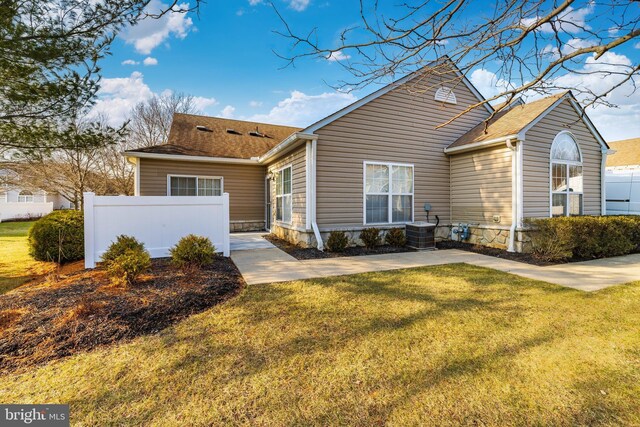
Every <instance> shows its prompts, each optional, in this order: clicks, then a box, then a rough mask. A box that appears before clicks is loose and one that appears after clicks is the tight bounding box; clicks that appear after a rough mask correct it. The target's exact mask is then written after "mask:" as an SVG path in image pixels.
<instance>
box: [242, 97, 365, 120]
mask: <svg viewBox="0 0 640 427" xmlns="http://www.w3.org/2000/svg"><path fill="white" fill-rule="evenodd" d="M357 99H358V98H356V97H355V95H353V94H351V93H342V92H325V93H321V94H320V95H307V94H305V93H302V92H300V91H297V90H294V91H293V92H291V94H290V96H289V97H288V98H285V99H283V100H282V101H280V102H278V105H276V106H275V107H273V108H272V109H271V111H269V112H268V113H267V114H255V115H253V116H251V117H250V118H249V119H248V120H253V121H257V122H265V123H274V124H280V125H291V126H301V127H302V126H308V125H310V124H311V123H314V122H316V121H318V120H320V119H322V118H323V117H326V116H328V115H330V114H332V113H335V112H336V111H338V110H340V109H342V108H344V107H346V106H347V105H349V104H351V103H353V102H355V101H356V100H357Z"/></svg>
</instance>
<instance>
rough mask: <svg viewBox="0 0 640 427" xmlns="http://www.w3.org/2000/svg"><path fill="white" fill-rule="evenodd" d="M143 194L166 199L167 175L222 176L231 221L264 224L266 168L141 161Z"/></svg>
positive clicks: (225, 164)
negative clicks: (227, 194) (262, 222)
mask: <svg viewBox="0 0 640 427" xmlns="http://www.w3.org/2000/svg"><path fill="white" fill-rule="evenodd" d="M138 160H139V161H140V162H141V163H140V195H141V196H166V195H167V175H192V176H194V175H195V176H222V177H223V178H224V179H223V186H224V188H223V190H224V192H225V193H229V217H230V220H231V221H264V215H265V201H264V192H265V191H264V189H265V187H264V185H265V184H264V180H265V175H266V168H265V167H264V166H258V165H256V166H252V165H238V164H228V163H224V164H223V163H203V162H180V161H174V160H156V159H138Z"/></svg>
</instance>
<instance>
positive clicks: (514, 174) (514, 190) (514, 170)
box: [507, 138, 518, 252]
mask: <svg viewBox="0 0 640 427" xmlns="http://www.w3.org/2000/svg"><path fill="white" fill-rule="evenodd" d="M516 144H517V143H516ZM516 144H514V143H513V139H511V138H508V139H507V148H509V149H510V150H511V228H510V230H509V246H508V247H507V252H515V251H516V248H515V241H516V226H517V222H518V153H517V148H516Z"/></svg>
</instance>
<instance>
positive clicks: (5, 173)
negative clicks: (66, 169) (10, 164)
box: [0, 169, 72, 222]
mask: <svg viewBox="0 0 640 427" xmlns="http://www.w3.org/2000/svg"><path fill="white" fill-rule="evenodd" d="M14 175H15V174H14V172H11V171H9V170H7V169H0V222H2V221H7V220H17V219H31V218H39V217H41V216H44V215H46V214H48V213H51V211H53V210H54V209H69V208H71V207H72V205H71V203H70V202H69V201H68V200H67V199H65V198H64V197H62V195H60V194H59V193H55V192H46V191H44V190H40V189H33V188H26V187H18V186H16V185H11V184H8V183H7V182H16V179H17V177H16V176H14Z"/></svg>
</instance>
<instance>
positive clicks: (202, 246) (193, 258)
mask: <svg viewBox="0 0 640 427" xmlns="http://www.w3.org/2000/svg"><path fill="white" fill-rule="evenodd" d="M169 252H170V253H171V261H172V262H173V264H174V265H175V266H177V267H179V268H202V267H205V266H207V265H210V264H211V263H212V262H213V258H214V257H215V256H216V248H215V247H214V246H213V244H211V240H209V238H208V237H202V236H196V235H194V234H189V235H188V236H185V237H183V238H182V239H180V241H179V242H178V243H177V244H176V245H175V246H174V247H173V248H171V249H170V250H169Z"/></svg>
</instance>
